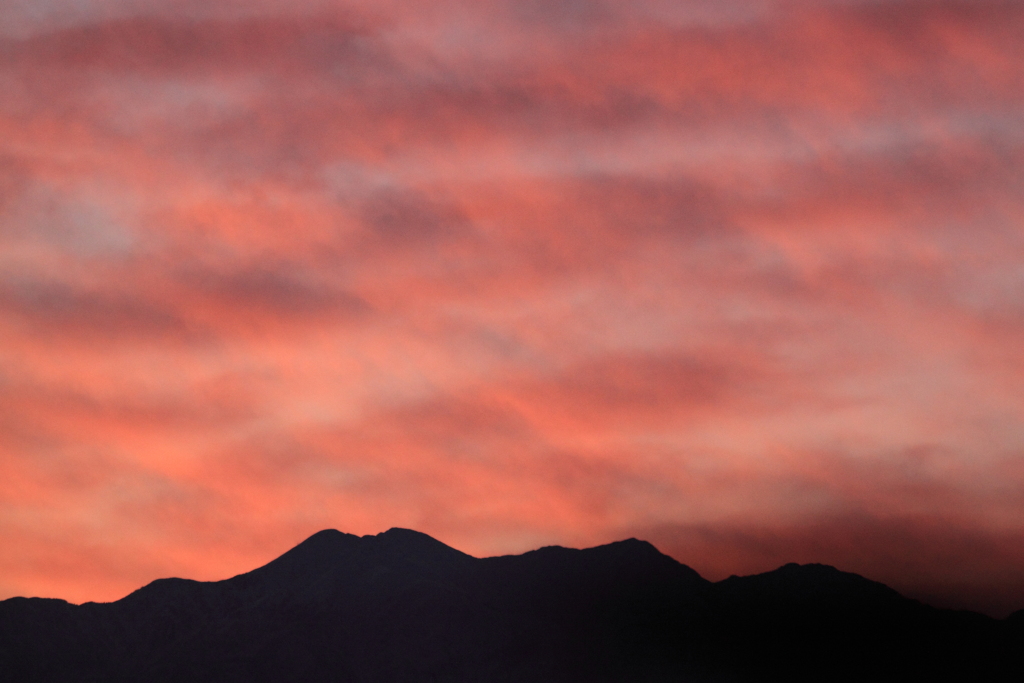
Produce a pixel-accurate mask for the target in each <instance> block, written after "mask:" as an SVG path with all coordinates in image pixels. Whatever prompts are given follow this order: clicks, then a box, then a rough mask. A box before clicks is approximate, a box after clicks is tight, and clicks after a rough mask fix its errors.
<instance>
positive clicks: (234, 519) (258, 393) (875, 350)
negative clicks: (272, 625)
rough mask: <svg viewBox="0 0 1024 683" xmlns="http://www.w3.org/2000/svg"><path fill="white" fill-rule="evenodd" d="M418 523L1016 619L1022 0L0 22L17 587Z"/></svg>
mask: <svg viewBox="0 0 1024 683" xmlns="http://www.w3.org/2000/svg"><path fill="white" fill-rule="evenodd" d="M393 526H401V527H408V528H414V529H418V530H420V531H423V532H426V533H429V534H431V535H432V536H434V537H436V538H438V539H440V540H442V541H444V542H445V543H448V544H449V545H452V546H454V547H456V548H459V549H461V550H464V551H466V552H469V553H471V554H474V555H479V556H482V555H494V554H508V553H518V552H522V551H525V550H529V549H532V548H536V547H539V546H542V545H550V544H560V545H569V546H575V547H583V546H590V545H597V544H600V543H607V542H610V541H614V540H619V539H622V538H627V537H630V536H635V537H639V538H644V539H647V540H649V541H651V542H653V543H654V544H655V545H657V546H658V547H659V548H660V549H661V550H662V551H663V552H666V553H669V554H671V555H672V556H673V557H675V558H677V559H678V560H680V561H681V562H684V563H686V564H688V565H690V566H692V567H693V568H695V569H697V570H698V571H699V572H701V573H702V574H703V575H704V576H706V577H708V578H711V579H721V578H724V577H726V576H728V575H730V574H733V573H736V574H745V573H754V572H759V571H766V570H770V569H773V568H775V567H777V566H779V565H780V564H783V563H785V562H790V561H795V562H801V563H803V562H824V563H827V564H832V565H835V566H838V567H839V568H841V569H845V570H848V571H855V572H858V573H861V574H864V575H866V576H868V577H870V578H873V579H877V580H881V581H884V582H886V583H888V584H890V585H892V586H893V587H895V588H897V589H899V590H901V591H902V592H904V593H905V594H908V595H911V596H913V597H918V598H921V599H925V600H927V601H930V602H932V603H934V604H941V605H952V606H965V607H970V608H974V609H980V610H985V611H987V612H989V613H991V614H994V615H997V616H1003V615H1005V614H1006V613H1008V612H1010V611H1012V610H1014V609H1019V608H1022V607H1024V3H1022V2H1019V0H1004V1H991V2H990V1H985V0H959V1H958V0H870V1H869V0H792V1H789V0H778V1H773V0H630V1H628V2H627V1H626V0H621V1H618V2H616V1H611V0H606V1H602V0H425V1H420V2H397V1H396V0H372V1H371V0H330V1H329V0H287V1H286V0H256V1H253V0H245V1H243V0H233V1H226V0H201V1H200V0H4V1H3V2H2V3H0V599H2V598H7V597H11V596H14V595H39V596H46V597H60V598H65V599H68V600H71V601H73V602H82V601H87V600H96V601H109V600H114V599H117V598H120V597H122V596H124V595H125V594H127V593H128V592H130V591H131V590H133V589H135V588H137V587H139V586H141V585H143V584H145V583H147V582H149V581H151V580H153V579H156V578H159V577H165V576H184V577H189V578H195V579H203V580H214V579H223V578H227V577H229V576H231V575H234V574H237V573H240V572H243V571H248V570H250V569H252V568H254V567H256V566H258V565H261V564H264V563H266V562H267V561H269V560H270V559H272V558H273V557H275V556H277V555H279V554H280V553H282V552H283V551H285V550H287V549H288V548H289V547H291V546H293V545H295V544H297V543H298V542H300V541H301V540H302V539H304V538H305V537H306V536H308V535H310V534H312V533H313V532H315V531H317V530H319V529H323V528H337V529H340V530H342V531H346V532H350V533H357V534H369V533H378V532H380V531H383V530H385V529H387V528H389V527H393Z"/></svg>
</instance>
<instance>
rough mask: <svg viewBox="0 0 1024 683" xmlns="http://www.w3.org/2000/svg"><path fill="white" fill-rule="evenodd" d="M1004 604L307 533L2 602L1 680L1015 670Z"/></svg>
mask: <svg viewBox="0 0 1024 683" xmlns="http://www.w3.org/2000/svg"><path fill="white" fill-rule="evenodd" d="M1021 621H1022V618H1021V617H1020V613H1018V614H1016V615H1014V616H1013V617H1012V618H1011V619H1008V620H1006V621H1002V622H1000V621H997V620H994V619H990V618H988V617H984V616H982V615H978V614H973V613H964V612H952V611H945V610H936V609H932V608H930V607H926V606H924V605H921V604H920V603H917V602H915V601H912V600H907V599H905V598H903V597H901V596H900V595H899V594H897V593H896V592H895V591H893V590H891V589H889V588H887V587H885V586H883V585H881V584H878V583H875V582H872V581H868V580H866V579H864V578H862V577H859V576H856V575H854V574H847V573H844V572H840V571H838V570H836V569H834V568H832V567H825V566H822V565H807V566H798V565H786V566H785V567H781V568H780V569H777V570H775V571H773V572H768V573H766V574H761V575H758V576H751V577H742V578H740V577H732V578H730V579H727V580H725V581H722V582H719V583H710V582H708V581H706V580H704V579H702V578H701V577H700V576H699V575H698V574H697V573H696V572H694V571H693V570H692V569H690V568H688V567H686V566H684V565H682V564H679V563H678V562H676V561H675V560H673V559H672V558H669V557H667V556H665V555H662V554H661V553H659V552H658V551H657V550H656V549H655V548H654V547H653V546H652V545H650V544H649V543H645V542H643V541H637V540H635V539H631V540H628V541H622V542H619V543H612V544H610V545H606V546H601V547H598V548H590V549H587V550H572V549H567V548H558V547H550V548H541V549H540V550H535V551H532V552H529V553H525V554H524V555H519V556H508V557H493V558H486V559H476V558H473V557H470V556H469V555H465V554H463V553H460V552H458V551H457V550H454V549H452V548H449V547H447V546H445V545H444V544H442V543H440V542H438V541H436V540H434V539H432V538H430V537H429V536H426V535H425V534H420V533H417V532H415V531H408V530H404V529H392V530H390V531H388V532H386V533H383V534H380V535H377V536H365V537H358V536H352V535H349V534H343V533H340V532H338V531H322V532H320V533H317V534H315V535H313V536H312V537H310V538H309V539H307V540H306V541H304V542H303V543H301V544H300V545H298V546H296V547H295V548H293V549H292V550H290V551H288V552H287V553H285V554H284V555H282V556H281V557H279V558H277V559H276V560H274V561H273V562H271V563H269V564H267V565H266V566H264V567H260V568H259V569H256V570H254V571H252V572H249V573H247V574H242V575H240V576H236V577H234V578H231V579H228V580H226V581H219V582H213V583H201V582H196V581H187V580H183V579H162V580H159V581H154V582H153V583H151V584H149V585H148V586H145V587H144V588H141V589H139V590H138V591H135V592H134V593H132V594H131V595H129V596H127V597H126V598H124V599H123V600H119V601H118V602H115V603H110V604H92V603H89V604H85V605H81V606H75V605H69V604H68V603H65V602H62V601H59V600H41V599H25V598H15V599H12V600H7V601H4V602H0V681H11V682H14V681H17V682H19V683H20V682H26V683H27V682H29V681H143V680H145V681H154V682H159V681H168V682H170V681H239V682H241V681H246V682H248V683H259V682H261V681H284V680H301V681H381V682H384V681H396V682H397V681H487V682H500V681H537V682H539V681H581V682H583V681H587V682H597V681H629V682H640V681H689V680H698V681H700V680H707V681H748V680H749V681H771V680H808V681H810V680H814V681H822V680H836V681H839V680H849V681H859V680H906V679H907V678H913V679H918V678H921V677H926V676H940V675H941V676H942V677H947V676H948V675H950V674H956V675H959V676H962V677H964V678H973V679H976V680H982V679H983V680H989V681H997V680H1007V681H1011V680H1013V681H1019V680H1024V678H1022V676H1021V674H1022V673H1024V667H1022V665H1021V662H1020V658H1019V655H1018V654H1017V653H1018V652H1019V651H1021V650H1022V649H1024V628H1021V623H1020V622H1021Z"/></svg>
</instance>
